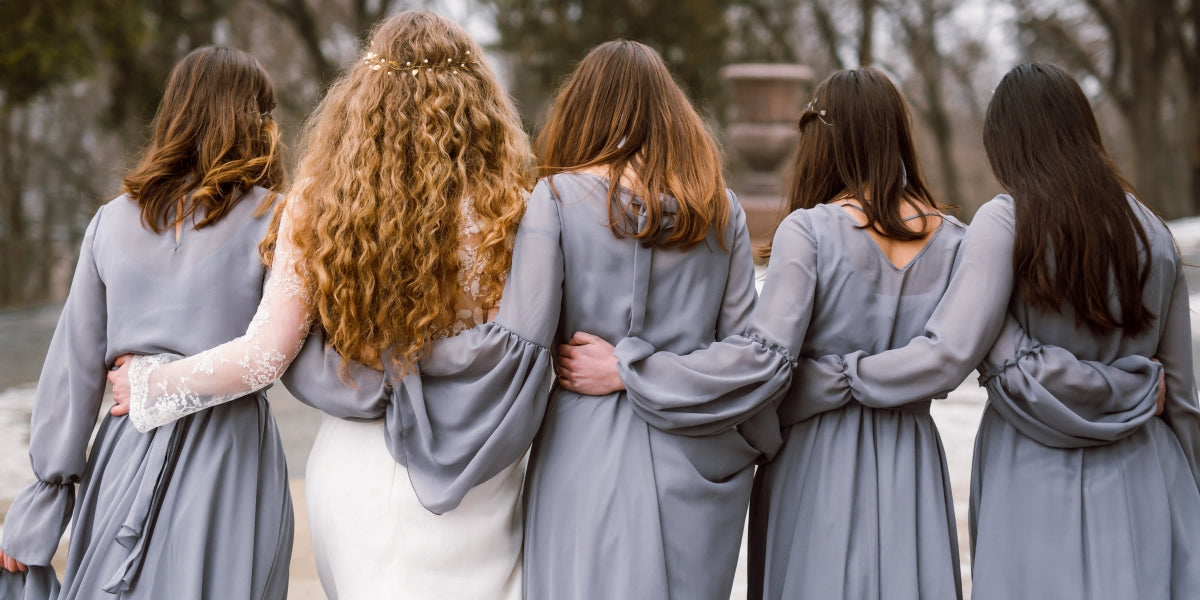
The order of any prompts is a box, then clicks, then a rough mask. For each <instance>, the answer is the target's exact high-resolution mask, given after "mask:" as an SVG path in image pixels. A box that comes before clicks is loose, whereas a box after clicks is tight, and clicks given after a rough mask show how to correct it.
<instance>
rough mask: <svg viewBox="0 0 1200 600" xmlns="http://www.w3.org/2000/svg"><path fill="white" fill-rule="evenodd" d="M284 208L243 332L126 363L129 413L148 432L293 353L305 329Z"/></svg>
mask: <svg viewBox="0 0 1200 600" xmlns="http://www.w3.org/2000/svg"><path fill="white" fill-rule="evenodd" d="M291 222H292V219H291V213H290V211H288V210H287V209H285V212H284V215H283V219H282V222H281V224H280V226H279V237H278V242H277V246H276V249H275V264H274V266H273V268H272V269H271V274H270V276H269V277H268V279H267V285H266V287H265V288H264V290H263V297H262V300H261V301H260V302H259V305H258V310H257V312H255V314H254V318H253V319H252V320H251V321H250V325H249V327H248V328H247V329H246V333H245V335H243V336H241V337H239V338H237V339H234V340H231V341H229V342H226V343H224V344H221V345H220V346H217V347H215V348H212V349H210V350H206V351H204V352H201V353H200V354H196V355H194V356H190V357H188V358H185V359H182V360H177V361H174V362H171V360H170V357H167V356H163V355H158V356H139V357H135V358H133V359H132V360H130V362H129V385H130V411H129V418H130V420H131V421H132V422H133V425H134V426H135V427H137V429H138V431H142V432H145V431H150V430H151V429H154V428H156V427H159V426H162V425H165V424H167V423H170V422H172V421H175V420H177V419H180V418H182V417H186V416H187V415H190V414H192V413H195V412H198V411H201V410H204V409H206V408H209V407H212V406H216V405H218V404H223V403H225V402H229V401H230V400H235V399H237V398H240V397H242V396H245V395H247V394H249V393H251V392H255V391H257V390H260V389H262V388H265V387H267V386H268V385H270V384H271V383H272V382H274V381H275V380H276V379H278V378H279V376H280V375H282V374H283V372H284V370H286V369H287V367H288V365H290V364H291V362H292V359H294V358H295V357H296V355H297V354H298V353H299V352H300V348H301V345H302V344H303V343H304V337H305V336H306V335H307V333H308V329H309V323H310V319H309V315H308V309H307V308H306V307H305V305H304V299H303V297H302V296H301V292H302V290H303V289H304V282H303V279H302V278H301V276H300V273H299V272H298V266H297V265H298V263H297V255H296V248H295V245H294V243H293V242H292V235H291Z"/></svg>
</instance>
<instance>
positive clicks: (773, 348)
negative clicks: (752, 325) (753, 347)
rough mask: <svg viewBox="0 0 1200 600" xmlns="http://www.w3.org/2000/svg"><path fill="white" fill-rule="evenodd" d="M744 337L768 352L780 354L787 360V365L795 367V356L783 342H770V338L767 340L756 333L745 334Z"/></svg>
mask: <svg viewBox="0 0 1200 600" xmlns="http://www.w3.org/2000/svg"><path fill="white" fill-rule="evenodd" d="M745 337H746V339H748V340H750V341H752V342H754V343H756V344H758V345H759V346H761V347H762V348H764V349H765V350H767V351H768V352H771V353H774V354H778V355H779V356H782V357H783V360H784V361H785V362H787V364H788V366H789V367H791V368H793V369H795V368H796V357H795V356H793V355H792V352H791V350H788V349H787V347H786V346H784V345H783V344H778V343H776V342H772V341H771V340H768V339H766V338H764V337H762V336H761V335H758V334H757V333H750V334H746V336H745Z"/></svg>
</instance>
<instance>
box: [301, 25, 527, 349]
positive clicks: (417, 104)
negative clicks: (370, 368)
mask: <svg viewBox="0 0 1200 600" xmlns="http://www.w3.org/2000/svg"><path fill="white" fill-rule="evenodd" d="M300 152H301V154H300V161H299V167H298V172H297V175H296V184H295V186H294V188H293V190H292V191H291V192H290V193H289V194H288V200H287V202H289V203H292V204H295V208H296V209H297V210H294V211H291V212H292V216H291V217H289V218H294V221H293V226H292V230H293V231H294V235H293V237H294V242H295V244H296V246H297V248H298V255H299V262H300V265H299V266H300V267H301V272H302V273H305V274H306V284H307V302H308V308H309V310H310V312H311V314H313V315H314V316H315V317H316V318H317V319H318V320H319V322H320V324H321V326H322V327H323V328H324V330H325V334H326V336H327V341H328V342H329V343H330V344H331V345H332V346H333V348H334V349H336V350H337V351H338V352H339V353H341V355H342V356H343V357H344V358H345V359H347V360H355V361H358V362H361V363H364V364H368V365H376V366H381V364H382V361H384V360H387V361H388V362H389V363H390V364H391V366H392V367H394V369H395V370H396V372H399V373H404V372H407V370H408V369H409V368H410V367H411V365H414V364H415V363H416V361H417V360H419V359H420V357H421V356H422V355H423V354H424V352H425V349H426V348H427V347H428V345H429V343H430V342H431V341H433V340H434V339H435V338H437V337H438V336H440V335H443V334H444V333H445V332H446V331H447V330H449V329H450V328H451V326H452V325H453V324H454V322H455V318H456V316H455V303H456V301H457V300H458V299H459V298H460V296H461V294H462V293H463V290H462V286H461V284H460V283H459V281H458V274H459V269H460V266H461V265H460V259H459V248H460V240H459V230H460V203H461V202H462V201H463V199H464V198H465V199H469V201H470V203H471V205H473V207H474V209H475V212H476V213H477V214H478V217H479V226H480V229H481V231H480V234H479V235H480V239H481V240H482V241H481V245H480V247H479V254H478V257H479V259H478V260H479V261H481V262H482V267H481V268H480V273H481V275H480V295H481V299H482V301H483V304H484V309H485V310H486V309H487V308H489V307H494V306H497V305H498V303H499V301H500V294H501V292H502V291H503V284H504V276H505V274H506V273H507V272H508V268H509V266H510V264H511V262H512V244H513V241H514V238H515V235H516V230H517V225H518V224H519V222H520V219H521V216H522V215H523V214H524V210H525V200H526V197H527V193H528V190H529V188H530V186H531V184H532V181H531V177H530V173H529V169H530V167H531V166H532V158H533V157H532V153H531V151H530V149H529V140H528V138H527V137H526V135H525V133H524V131H523V130H522V128H521V121H520V118H519V117H518V114H517V111H516V109H515V107H514V105H513V103H512V100H511V99H510V98H509V96H508V94H507V93H506V92H505V91H504V90H503V89H502V88H501V86H500V83H499V81H498V80H497V79H496V76H495V74H494V73H493V72H492V69H491V67H489V66H488V64H487V62H486V61H485V59H484V56H483V52H482V50H481V49H480V47H479V45H478V44H476V43H475V41H474V40H472V39H471V37H470V36H469V35H468V34H467V32H466V31H464V30H463V29H462V28H461V27H459V26H458V25H456V24H455V23H453V22H451V21H449V20H447V19H444V18H442V17H439V16H437V15H434V14H433V13H430V12H426V11H420V10H410V11H405V12H403V13H400V14H398V15H395V16H393V17H390V18H387V19H385V20H383V21H381V22H380V23H379V24H378V25H377V26H376V27H375V29H374V31H373V32H372V34H371V36H370V41H369V42H368V44H367V46H366V47H365V49H364V50H363V55H362V57H361V58H360V60H358V61H356V62H355V63H354V64H353V65H351V66H350V67H348V68H346V70H345V71H344V72H343V73H342V75H341V76H340V78H339V79H338V80H337V81H336V82H335V83H334V84H333V86H332V87H330V89H329V92H328V93H327V94H326V95H325V98H324V99H323V100H322V101H321V103H320V105H319V106H318V107H317V109H316V110H315V112H314V113H313V114H312V116H311V117H310V118H309V120H308V122H307V123H306V124H305V127H304V131H303V134H302V141H301V146H300Z"/></svg>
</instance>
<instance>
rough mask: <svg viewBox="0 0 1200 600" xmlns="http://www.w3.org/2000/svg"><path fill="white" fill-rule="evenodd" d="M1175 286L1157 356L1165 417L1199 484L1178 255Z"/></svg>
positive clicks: (1198, 419)
mask: <svg viewBox="0 0 1200 600" xmlns="http://www.w3.org/2000/svg"><path fill="white" fill-rule="evenodd" d="M1176 261H1177V262H1176V265H1175V269H1176V271H1175V287H1174V289H1173V290H1172V292H1171V302H1170V305H1169V307H1168V309H1167V314H1166V315H1165V316H1164V317H1163V320H1162V323H1163V324H1162V337H1160V338H1159V340H1158V350H1157V354H1156V358H1158V360H1159V361H1161V362H1162V366H1163V368H1164V369H1165V372H1166V382H1167V402H1166V406H1165V407H1164V410H1163V415H1162V417H1163V419H1164V420H1165V421H1166V422H1167V425H1168V426H1169V427H1170V428H1171V429H1172V430H1173V431H1174V432H1175V437H1177V438H1179V444H1180V445H1181V446H1182V447H1183V453H1184V454H1185V455H1186V456H1187V459H1188V464H1189V465H1190V466H1191V467H1192V476H1193V477H1194V478H1195V480H1196V483H1197V485H1198V486H1200V408H1198V407H1197V400H1196V374H1195V372H1194V371H1193V370H1192V369H1193V367H1192V364H1193V363H1192V339H1191V335H1192V321H1191V313H1190V307H1189V304H1188V289H1187V280H1186V279H1184V276H1183V262H1182V260H1181V259H1180V258H1179V257H1178V256H1176Z"/></svg>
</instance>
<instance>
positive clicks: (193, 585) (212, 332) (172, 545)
mask: <svg viewBox="0 0 1200 600" xmlns="http://www.w3.org/2000/svg"><path fill="white" fill-rule="evenodd" d="M266 193H267V192H266V190H262V189H254V190H253V191H252V192H251V193H249V194H248V195H247V196H246V197H244V198H242V199H241V201H239V202H238V203H237V205H236V206H235V207H234V208H233V209H232V210H231V211H230V213H229V214H228V215H227V216H226V217H224V218H223V219H222V220H221V221H219V222H218V223H216V224H213V225H211V226H209V227H206V228H204V229H199V230H197V229H193V228H192V227H191V226H190V224H187V225H185V227H184V229H183V233H182V236H181V238H180V240H179V241H178V242H176V241H175V239H174V231H173V230H169V231H164V232H163V233H161V234H155V233H153V232H152V231H150V230H149V229H147V228H145V227H143V226H142V224H141V221H140V214H139V211H138V208H137V205H136V203H135V202H133V201H132V200H131V199H129V198H128V197H125V196H122V197H119V198H117V199H115V200H113V201H111V202H109V203H108V204H106V205H105V206H103V207H102V208H101V209H100V210H99V211H98V212H97V213H96V215H95V217H94V218H93V219H92V222H91V224H90V225H89V226H88V228H87V233H86V234H85V236H84V240H83V246H82V249H81V251H80V257H79V262H78V265H77V267H76V271H75V276H74V280H73V281H72V284H71V290H70V294H69V296H68V298H67V302H66V305H65V307H64V308H63V312H62V316H61V318H60V319H59V323H58V327H57V329H56V330H55V333H54V337H53V340H52V341H51V344H50V350H49V352H48V354H47V357H46V363H45V367H44V368H43V370H42V374H41V378H40V379H39V382H38V389H37V401H36V404H35V407H34V412H33V426H32V435H31V439H30V451H29V454H30V459H31V461H32V463H33V469H34V472H35V474H36V475H37V478H38V480H37V482H35V483H33V484H31V485H30V486H29V487H28V488H26V489H25V490H24V491H23V492H22V493H21V494H20V495H19V496H18V498H17V500H16V502H15V503H14V504H13V506H12V508H11V509H10V510H9V513H8V517H7V519H6V522H5V528H4V540H3V549H4V551H5V552H6V553H8V554H10V555H12V556H13V557H14V558H16V559H17V560H20V561H22V562H24V563H26V564H28V565H30V572H29V574H28V575H20V574H12V573H9V572H7V571H0V597H3V598H6V599H8V598H30V599H32V598H39V599H41V598H49V597H55V591H54V590H53V589H52V588H54V587H56V586H55V583H54V582H53V578H54V574H53V569H52V567H50V566H49V565H50V559H51V557H52V556H53V555H54V552H55V549H56V548H57V547H58V543H59V539H60V538H61V536H62V534H63V531H64V529H65V528H66V525H67V523H68V521H69V520H71V521H73V527H72V532H71V540H70V546H69V550H68V553H67V567H66V572H65V573H64V575H63V582H62V588H61V593H60V594H58V595H57V597H58V598H87V599H93V598H107V597H112V598H117V597H120V598H128V599H134V598H145V599H163V598H171V599H172V600H176V599H182V600H187V599H202V598H203V599H220V600H230V599H272V598H275V599H282V598H284V597H286V595H287V580H288V562H289V559H290V556H291V551H292V505H291V497H290V495H289V493H288V481H287V466H286V463H285V461H284V453H283V448H282V447H281V445H280V441H279V433H278V430H277V429H276V426H275V419H274V417H272V415H271V411H270V408H269V407H268V404H267V401H266V398H265V396H264V395H263V394H261V393H256V394H252V395H250V396H247V397H244V398H240V399H238V400H235V401H233V402H229V403H227V404H224V405H222V406H219V407H216V408H213V409H212V410H208V411H203V412H199V413H196V414H194V415H191V416H189V417H187V418H185V419H181V420H179V421H177V422H175V423H172V424H171V425H169V426H166V427H162V428H160V429H158V430H156V431H154V432H151V433H145V434H143V433H139V432H138V431H137V430H136V429H135V428H134V427H133V425H132V424H131V423H130V421H129V419H127V418H124V417H112V416H109V415H105V418H104V421H103V423H102V424H101V426H100V430H99V433H98V434H97V435H96V439H95V442H94V443H93V444H92V446H91V451H90V452H88V451H87V448H88V440H89V438H90V437H91V433H92V429H93V425H94V424H95V422H96V417H97V414H98V412H99V410H100V405H101V400H102V396H103V393H104V384H105V373H106V372H107V370H108V367H109V366H110V365H111V364H112V361H113V359H114V358H116V357H117V356H119V355H121V354H125V353H146V354H159V353H172V354H189V353H194V352H197V351H199V350H203V349H205V348H208V347H210V346H213V345H216V344H219V343H221V342H223V341H225V340H228V339H231V338H234V337H237V336H238V335H240V334H241V333H242V332H243V331H245V329H246V325H247V324H248V323H249V322H250V319H251V317H252V316H253V315H254V311H255V308H256V307H257V306H258V303H259V297H260V294H261V291H262V287H263V282H264V278H265V270H264V268H263V265H262V263H261V261H260V259H259V254H258V243H259V241H260V240H261V239H262V238H263V235H264V233H265V232H266V230H267V226H268V224H269V221H270V218H269V215H267V216H261V217H260V216H255V212H256V207H257V206H258V204H259V202H260V201H261V200H262V199H263V195H264V194H266ZM197 323H203V326H197ZM76 485H78V486H79V499H78V501H76V498H75V486H76Z"/></svg>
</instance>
